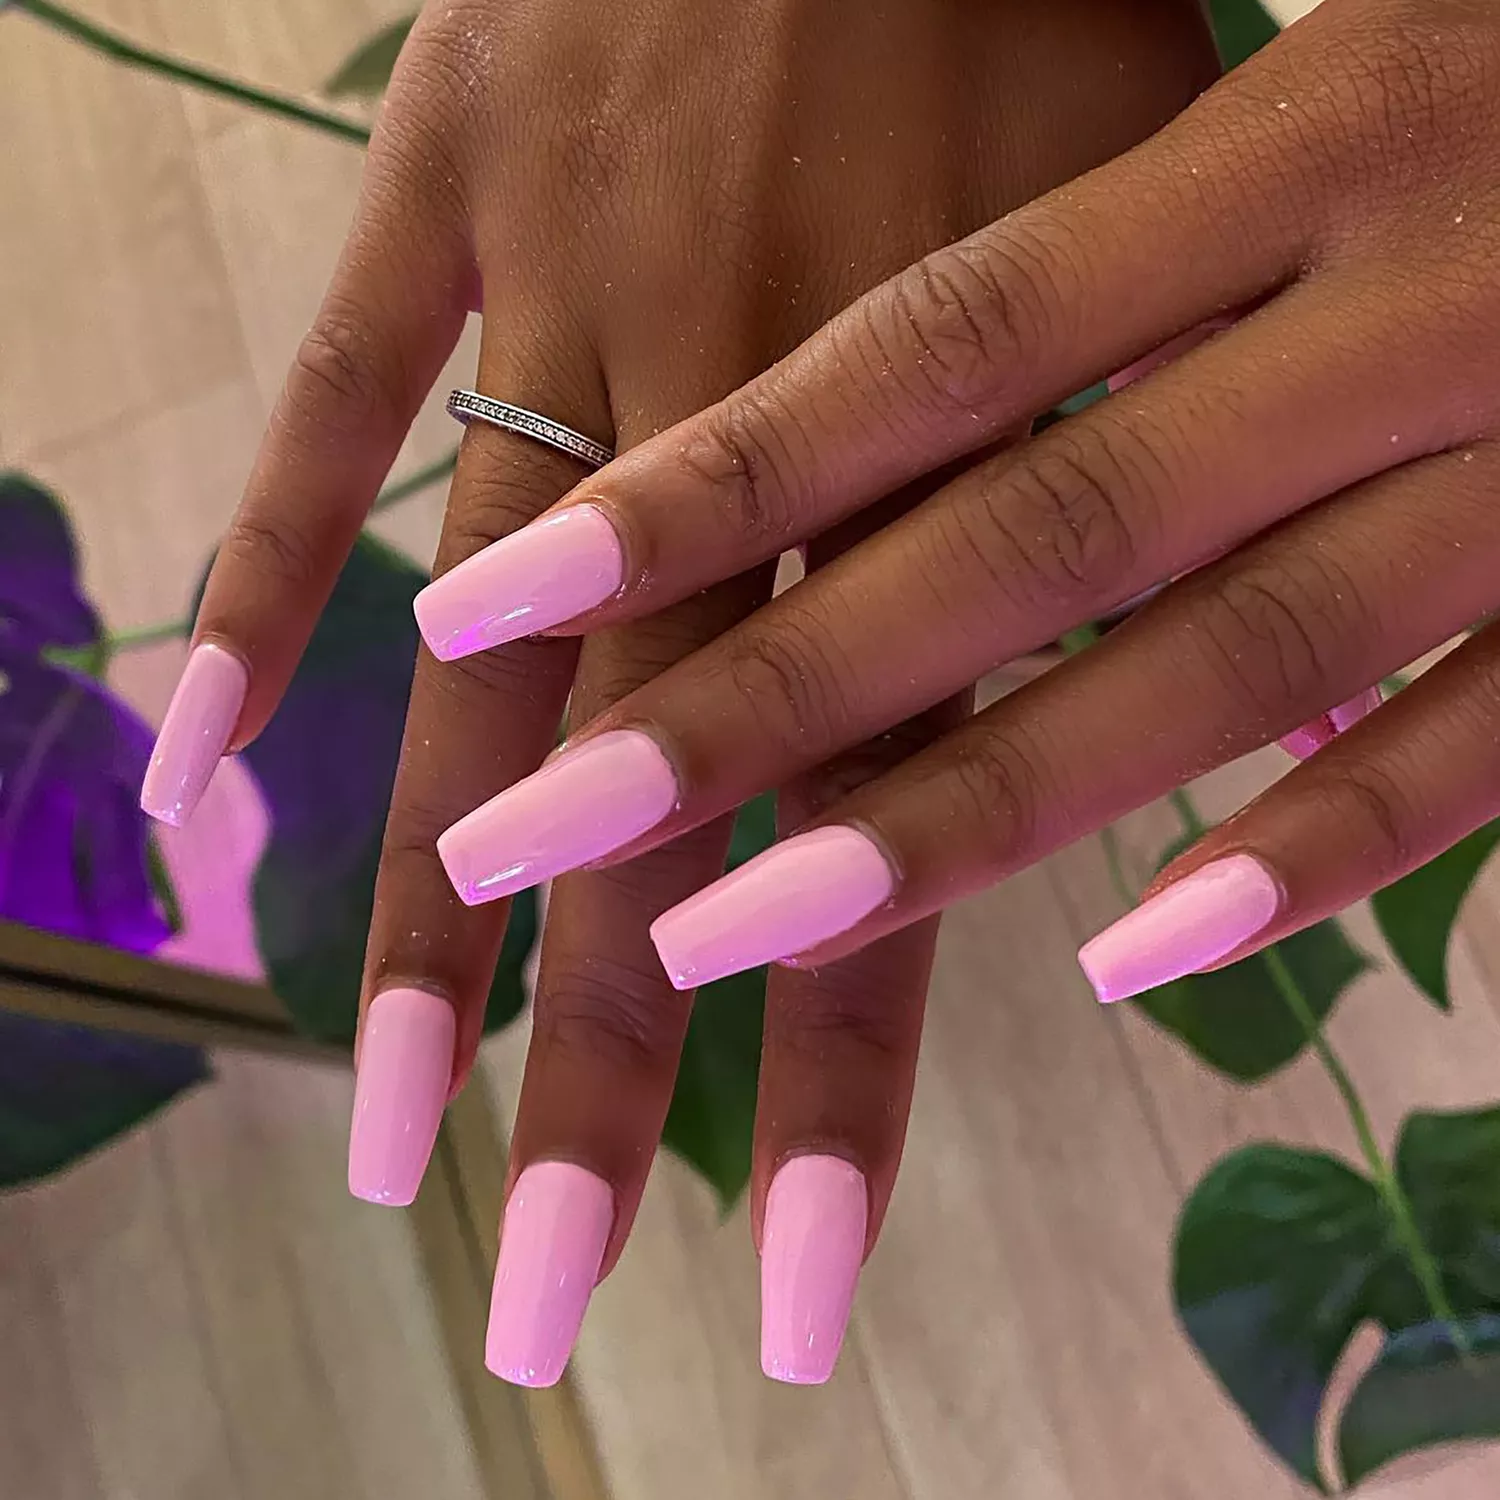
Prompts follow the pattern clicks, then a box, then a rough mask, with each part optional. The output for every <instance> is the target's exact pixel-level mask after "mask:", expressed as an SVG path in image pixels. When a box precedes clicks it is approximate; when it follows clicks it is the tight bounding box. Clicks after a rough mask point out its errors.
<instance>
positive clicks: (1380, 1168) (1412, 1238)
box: [1168, 787, 1470, 1355]
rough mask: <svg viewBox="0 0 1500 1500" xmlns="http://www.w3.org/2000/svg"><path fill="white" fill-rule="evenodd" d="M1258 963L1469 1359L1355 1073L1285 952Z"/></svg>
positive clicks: (1432, 1302)
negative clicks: (1335, 1099)
mask: <svg viewBox="0 0 1500 1500" xmlns="http://www.w3.org/2000/svg"><path fill="white" fill-rule="evenodd" d="M1168 801H1170V802H1171V804H1172V806H1173V808H1175V809H1176V812H1177V816H1178V818H1179V819H1180V820H1181V822H1182V830H1183V832H1184V833H1186V834H1187V835H1189V837H1191V838H1201V837H1202V835H1203V834H1204V833H1206V832H1207V831H1208V825H1207V824H1206V823H1205V822H1204V821H1203V819H1202V817H1201V816H1200V815H1199V813H1198V809H1197V808H1196V807H1195V806H1194V805H1193V800H1192V798H1191V797H1190V796H1189V795H1188V793H1187V792H1186V791H1185V790H1183V788H1181V787H1178V788H1177V789H1176V790H1175V791H1172V792H1170V793H1169V794H1168ZM1256 957H1257V958H1259V959H1260V961H1261V962H1262V963H1263V964H1265V966H1266V972H1267V974H1269V975H1270V978H1271V983H1272V984H1273V985H1275V987H1276V993H1277V994H1278V995H1280V996H1281V999H1282V1001H1283V1003H1284V1004H1285V1005H1286V1008H1287V1009H1288V1010H1289V1011H1291V1013H1292V1015H1293V1016H1295V1017H1296V1020H1297V1024H1298V1025H1299V1026H1301V1028H1302V1032H1303V1035H1305V1036H1306V1037H1307V1040H1308V1044H1309V1045H1310V1046H1311V1047H1312V1049H1313V1051H1314V1052H1315V1053H1316V1054H1317V1058H1318V1061H1319V1062H1320V1063H1322V1065H1323V1071H1324V1072H1325V1073H1327V1075H1328V1077H1329V1079H1330V1080H1331V1081H1332V1083H1333V1086H1334V1088H1335V1089H1337V1090H1338V1094H1339V1098H1340V1099H1342V1100H1343V1103H1344V1109H1345V1110H1346V1111H1347V1113H1348V1115H1349V1121H1350V1123H1351V1124H1352V1125H1353V1126H1354V1134H1355V1136H1356V1138H1357V1139H1358V1141H1359V1149H1360V1154H1361V1155H1362V1156H1363V1157H1364V1159H1365V1165H1366V1167H1368V1169H1369V1172H1370V1177H1371V1179H1372V1180H1373V1181H1374V1184H1375V1189H1376V1191H1377V1192H1378V1193H1379V1194H1380V1197H1381V1201H1382V1202H1383V1203H1384V1204H1385V1208H1386V1212H1387V1214H1388V1215H1389V1216H1390V1221H1391V1227H1392V1229H1393V1230H1394V1231H1395V1235H1396V1239H1397V1241H1398V1243H1399V1244H1400V1247H1401V1252H1402V1254H1403V1255H1404V1256H1405V1257H1406V1261H1407V1264H1408V1265H1409V1266H1410V1267H1411V1271H1412V1275H1413V1276H1415V1277H1416V1279H1417V1284H1418V1286H1420V1287H1421V1289H1422V1295H1423V1296H1424V1297H1425V1298H1426V1299H1427V1305H1428V1307H1429V1309H1430V1310H1431V1312H1432V1315H1433V1317H1434V1318H1436V1319H1437V1320H1438V1321H1440V1322H1442V1323H1446V1324H1447V1325H1448V1334H1449V1337H1450V1338H1452V1340H1453V1343H1454V1347H1455V1348H1456V1349H1457V1350H1458V1351H1459V1353H1460V1354H1462V1355H1467V1354H1468V1353H1469V1347H1470V1346H1469V1340H1468V1337H1467V1335H1466V1334H1465V1333H1464V1331H1463V1328H1462V1326H1461V1325H1460V1324H1459V1321H1458V1315H1457V1313H1456V1312H1455V1311H1454V1308H1453V1304H1452V1302H1451V1301H1450V1300H1449V1298H1448V1293H1447V1290H1446V1289H1445V1288H1444V1286H1443V1278H1442V1273H1441V1272H1440V1271H1439V1270H1438V1264H1437V1262H1436V1261H1435V1260H1434V1259H1433V1256H1432V1252H1431V1251H1430V1250H1429V1249H1428V1248H1427V1245H1426V1243H1425V1241H1424V1240H1423V1239H1422V1232H1421V1230H1420V1229H1419V1228H1418V1227H1417V1220H1416V1216H1415V1215H1414V1214H1413V1213H1412V1208H1411V1203H1410V1201H1409V1200H1408V1198H1407V1196H1406V1193H1405V1191H1404V1190H1403V1188H1402V1186H1401V1184H1400V1182H1399V1181H1398V1180H1397V1177H1396V1174H1395V1171H1394V1170H1393V1169H1392V1167H1391V1164H1390V1162H1388V1161H1387V1160H1386V1157H1385V1153H1384V1152H1383V1151H1382V1150H1381V1149H1380V1143H1379V1141H1377V1140H1376V1138H1375V1129H1374V1127H1373V1126H1372V1125H1371V1123H1370V1114H1369V1111H1368V1110H1367V1109H1366V1108H1365V1105H1364V1100H1362V1099H1361V1098H1360V1097H1359V1091H1358V1090H1357V1089H1356V1088H1355V1087H1354V1080H1353V1079H1352V1078H1351V1077H1350V1076H1349V1070H1348V1069H1347V1068H1346V1067H1345V1066H1344V1064H1343V1061H1342V1059H1341V1058H1340V1057H1339V1055H1338V1053H1337V1052H1335V1051H1334V1050H1333V1043H1332V1042H1330V1041H1329V1040H1328V1038H1327V1036H1326V1035H1324V1032H1323V1027H1322V1025H1321V1024H1320V1023H1319V1021H1318V1018H1317V1016H1316V1015H1315V1014H1314V1012H1313V1008H1312V1006H1311V1005H1310V1004H1309V1003H1308V1000H1307V996H1306V995H1304V994H1303V993H1302V986H1301V985H1300V984H1298V983H1297V976H1296V975H1295V974H1293V973H1292V971H1291V969H1290V967H1289V966H1288V965H1287V961H1286V959H1285V958H1284V957H1283V956H1282V953H1281V949H1280V948H1278V947H1277V945H1276V944H1275V943H1272V944H1271V945H1270V947H1268V948H1262V949H1261V950H1260V952H1259V953H1258V954H1257V955H1256Z"/></svg>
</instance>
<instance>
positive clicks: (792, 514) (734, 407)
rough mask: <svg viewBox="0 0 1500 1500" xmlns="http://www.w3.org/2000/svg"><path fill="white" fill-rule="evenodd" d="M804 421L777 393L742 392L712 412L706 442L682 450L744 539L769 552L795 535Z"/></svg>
mask: <svg viewBox="0 0 1500 1500" xmlns="http://www.w3.org/2000/svg"><path fill="white" fill-rule="evenodd" d="M800 434H801V420H800V418H799V417H798V416H797V415H796V414H795V413H794V412H792V411H791V410H790V409H789V408H786V407H783V406H781V405H780V404H779V403H777V402H776V401H775V399H774V397H772V396H771V395H769V394H767V393H766V392H763V391H757V390H755V389H754V388H751V389H748V390H744V391H740V392H738V393H736V394H735V395H734V396H732V397H730V398H729V399H728V400H726V401H724V402H721V403H720V405H719V406H718V407H716V408H714V410H713V411H712V412H711V413H710V414H709V419H708V421H707V422H706V424H705V425H704V427H703V429H702V432H701V434H700V437H701V441H700V442H698V443H695V444H694V445H693V446H692V448H691V449H689V450H688V451H686V452H684V453H683V454H682V459H681V461H682V463H683V464H684V465H685V466H686V467H687V468H688V469H689V471H690V472H691V474H692V475H693V477H694V478H695V479H697V480H700V481H701V482H702V483H703V484H705V485H706V486H707V487H709V488H710V489H711V490H712V491H713V492H714V496H715V499H716V500H718V501H719V503H720V504H721V505H722V506H723V507H724V508H725V512H726V513H727V514H728V515H729V516H730V517H731V518H732V524H733V527H734V530H735V532H736V534H737V536H739V537H740V538H742V539H743V540H745V541H748V542H751V543H753V544H755V545H756V546H757V547H758V548H760V549H761V550H763V551H767V552H769V551H774V550H777V549H778V548H779V546H780V544H781V542H782V541H783V539H785V538H786V537H788V536H790V535H791V533H792V530H793V527H794V525H795V522H796V518H797V516H798V514H799V512H800V510H801V508H802V507H801V503H800V501H801V491H800V488H799V485H798V481H797V478H796V476H797V475H798V474H799V473H800V472H802V468H803V466H802V465H801V464H800V463H799V462H798V460H797V455H796V453H795V452H794V446H795V448H800V449H804V450H807V452H808V453H809V454H810V451H811V446H812V445H811V444H810V443H805V442H803V441H801V440H800Z"/></svg>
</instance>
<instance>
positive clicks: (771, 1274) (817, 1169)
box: [760, 1156, 869, 1385]
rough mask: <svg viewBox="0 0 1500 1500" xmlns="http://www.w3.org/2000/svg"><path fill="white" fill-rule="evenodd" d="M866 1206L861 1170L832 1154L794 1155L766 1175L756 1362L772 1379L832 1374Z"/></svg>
mask: <svg viewBox="0 0 1500 1500" xmlns="http://www.w3.org/2000/svg"><path fill="white" fill-rule="evenodd" d="M868 1213H869V1195H868V1193H867V1192H866V1189H865V1179H864V1177H863V1175H862V1174H861V1173H860V1172H858V1171H857V1170H856V1169H855V1168H854V1167H851V1166H850V1165H849V1163H848V1162H846V1161H844V1160H842V1159H841V1158H839V1157H837V1156H794V1157H793V1158H792V1159H791V1160H790V1161H789V1162H787V1163H786V1164H785V1165H784V1166H783V1167H782V1168H781V1170H780V1171H779V1172H777V1174H776V1176H775V1178H774V1179H773V1180H772V1182H771V1190H770V1192H769V1193H767V1194H766V1220H765V1232H764V1233H763V1235H762V1236H761V1252H760V1367H761V1369H762V1370H764V1371H765V1373H766V1374H767V1375H769V1376H770V1377H771V1379H772V1380H785V1381H789V1382H791V1383H792V1384H794V1385H821V1384H822V1383H823V1382H824V1381H825V1380H827V1379H828V1377H829V1376H830V1375H832V1374H833V1366H834V1362H835V1361H836V1360H837V1359H838V1357H839V1346H840V1345H841V1344H842V1343H843V1342H844V1329H845V1328H846V1327H847V1326H848V1323H849V1308H850V1306H851V1305H852V1304H853V1302H854V1288H855V1284H856V1283H857V1282H858V1281H859V1268H860V1263H861V1262H862V1261H863V1259H864V1253H865V1221H866V1216H867V1215H868Z"/></svg>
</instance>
